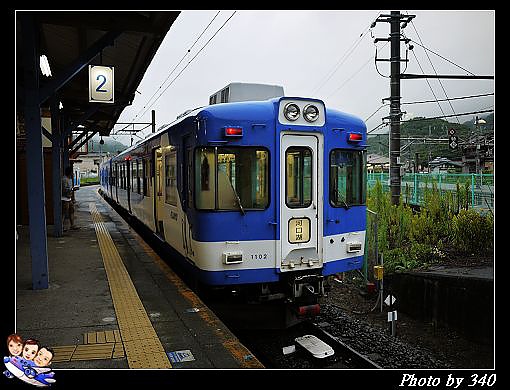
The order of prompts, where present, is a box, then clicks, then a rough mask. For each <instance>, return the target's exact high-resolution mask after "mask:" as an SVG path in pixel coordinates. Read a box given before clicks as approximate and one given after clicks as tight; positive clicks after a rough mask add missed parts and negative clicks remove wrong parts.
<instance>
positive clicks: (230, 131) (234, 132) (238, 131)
mask: <svg viewBox="0 0 510 390" xmlns="http://www.w3.org/2000/svg"><path fill="white" fill-rule="evenodd" d="M225 135H226V136H227V137H242V136H243V128H242V127H225Z"/></svg>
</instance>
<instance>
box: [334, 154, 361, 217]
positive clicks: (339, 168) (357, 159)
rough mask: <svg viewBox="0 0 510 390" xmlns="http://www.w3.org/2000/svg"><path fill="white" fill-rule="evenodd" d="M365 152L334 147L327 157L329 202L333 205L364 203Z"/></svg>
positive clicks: (347, 205)
mask: <svg viewBox="0 0 510 390" xmlns="http://www.w3.org/2000/svg"><path fill="white" fill-rule="evenodd" d="M365 167H366V153H365V152H364V151H358V150H341V149H334V150H333V151H332V152H331V154H330V158H329V185H330V197H329V199H330V203H331V205H332V206H334V207H345V208H347V207H349V206H352V205H363V204H366V192H367V191H366V168H365Z"/></svg>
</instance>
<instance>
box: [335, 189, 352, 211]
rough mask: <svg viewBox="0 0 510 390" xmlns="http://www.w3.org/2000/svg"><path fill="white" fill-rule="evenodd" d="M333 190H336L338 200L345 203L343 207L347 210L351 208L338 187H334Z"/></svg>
mask: <svg viewBox="0 0 510 390" xmlns="http://www.w3.org/2000/svg"><path fill="white" fill-rule="evenodd" d="M333 191H335V195H336V200H337V202H340V203H342V204H343V207H344V208H345V209H346V210H349V208H350V206H349V205H348V204H347V202H346V201H345V200H344V199H343V198H342V196H341V195H340V192H339V191H338V189H336V188H334V189H333Z"/></svg>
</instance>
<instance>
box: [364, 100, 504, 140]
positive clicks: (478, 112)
mask: <svg viewBox="0 0 510 390" xmlns="http://www.w3.org/2000/svg"><path fill="white" fill-rule="evenodd" d="M490 107H492V106H490ZM493 111H494V110H493V109H491V110H489V109H487V110H479V111H472V112H464V113H462V114H451V115H440V116H434V117H429V118H416V119H415V118H413V119H410V120H405V121H399V122H400V123H408V122H411V121H412V122H418V121H428V120H432V119H441V118H450V117H452V116H465V115H473V114H483V113H486V112H493ZM389 124H390V123H389V122H383V123H380V124H379V125H377V126H376V127H374V128H373V129H372V130H369V131H367V134H370V133H372V132H374V131H375V130H377V129H379V128H382V127H385V126H388V125H389Z"/></svg>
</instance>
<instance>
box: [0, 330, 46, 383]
mask: <svg viewBox="0 0 510 390" xmlns="http://www.w3.org/2000/svg"><path fill="white" fill-rule="evenodd" d="M7 348H8V349H9V356H4V364H5V367H6V368H7V370H5V371H4V375H5V376H6V377H7V378H14V377H16V378H18V379H20V380H22V381H23V382H27V383H30V384H31V385H34V386H38V387H46V386H50V385H51V384H52V383H54V382H55V379H54V378H53V376H54V375H55V373H54V372H53V371H51V368H49V367H48V366H49V365H50V364H51V360H52V359H53V350H52V349H51V348H48V347H45V346H40V344H39V341H37V340H34V339H28V340H25V341H23V339H22V338H21V336H19V335H17V334H11V335H10V336H9V337H7Z"/></svg>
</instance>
